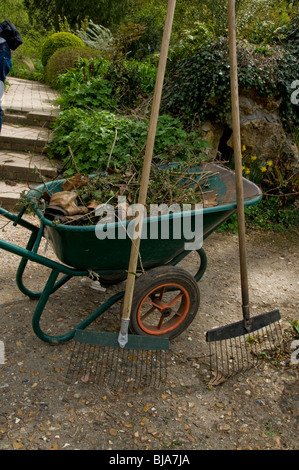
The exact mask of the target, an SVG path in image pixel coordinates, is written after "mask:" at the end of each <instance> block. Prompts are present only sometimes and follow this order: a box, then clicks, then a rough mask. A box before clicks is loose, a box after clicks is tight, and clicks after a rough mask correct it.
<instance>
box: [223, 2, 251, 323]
mask: <svg viewBox="0 0 299 470" xmlns="http://www.w3.org/2000/svg"><path fill="white" fill-rule="evenodd" d="M235 15H236V13H235V0H228V22H229V57H230V80H231V105H232V123H233V145H234V160H235V178H236V195H237V215H238V237H239V256H240V276H241V290H242V309H243V318H244V322H245V328H246V329H247V328H249V322H250V315H249V289H248V275H247V255H246V238H245V212H244V189H243V176H242V157H241V155H242V148H241V130H240V108H239V86H238V64H237V41H236V17H235Z"/></svg>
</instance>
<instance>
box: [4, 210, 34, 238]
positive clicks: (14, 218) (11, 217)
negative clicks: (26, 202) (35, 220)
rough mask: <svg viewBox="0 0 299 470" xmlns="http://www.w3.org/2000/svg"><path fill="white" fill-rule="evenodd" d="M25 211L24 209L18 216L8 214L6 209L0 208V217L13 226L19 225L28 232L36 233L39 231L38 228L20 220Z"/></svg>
mask: <svg viewBox="0 0 299 470" xmlns="http://www.w3.org/2000/svg"><path fill="white" fill-rule="evenodd" d="M25 210H26V207H24V208H23V209H22V210H21V211H20V212H19V214H18V215H16V214H13V213H12V212H9V211H8V210H6V209H3V207H0V215H3V216H4V217H6V218H7V219H9V220H11V221H12V222H14V225H21V226H22V227H24V228H26V229H27V230H30V231H31V232H37V231H38V230H39V227H37V226H36V225H33V224H31V223H30V222H28V221H27V220H24V219H22V216H23V214H24V212H25Z"/></svg>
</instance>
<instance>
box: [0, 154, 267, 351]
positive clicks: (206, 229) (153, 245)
mask: <svg viewBox="0 0 299 470" xmlns="http://www.w3.org/2000/svg"><path fill="white" fill-rule="evenodd" d="M198 171H199V173H200V172H202V171H204V172H205V173H206V174H208V175H209V177H208V179H209V181H208V184H209V194H210V195H211V197H213V198H214V200H215V201H216V204H217V205H212V206H210V207H209V206H208V207H205V205H203V208H202V209H201V210H197V209H196V210H189V211H183V212H171V213H168V214H166V215H165V214H164V215H157V216H154V217H152V216H150V217H147V218H145V219H144V221H143V229H142V230H145V231H146V233H147V234H149V233H150V234H154V236H146V237H142V240H141V245H140V265H139V266H138V270H139V273H140V275H138V277H137V278H136V283H135V289H134V297H133V303H132V305H133V307H132V312H131V317H130V329H131V331H132V333H134V334H137V335H143V336H155V337H161V338H169V339H172V338H174V337H176V336H178V335H180V334H181V333H182V332H183V331H184V330H185V329H186V328H187V327H188V326H189V325H190V323H191V322H192V321H193V319H194V318H195V316H196V314H197V311H198V309H199V302H200V296H199V288H198V281H199V280H200V279H201V278H202V276H203V275H204V272H205V270H206V267H207V257H206V254H205V251H204V249H203V247H202V241H203V240H205V239H206V238H207V237H208V236H209V235H210V234H211V233H212V232H213V231H215V230H216V229H217V228H218V227H219V226H220V225H221V224H222V223H223V222H224V221H226V220H227V219H229V218H230V217H231V216H232V215H233V214H234V213H235V212H236V210H237V202H236V192H235V174H234V172H233V171H231V170H228V169H226V168H224V167H222V166H220V165H216V164H208V163H207V164H204V165H202V166H201V167H200V168H199V169H198ZM63 182H64V180H60V181H52V182H49V183H45V184H41V185H39V186H37V187H36V188H34V189H33V190H30V191H29V192H28V193H27V196H26V197H27V199H28V203H30V204H31V205H32V206H33V209H34V211H35V213H36V215H37V216H38V218H39V221H40V225H39V226H35V225H34V224H31V223H29V222H28V221H27V220H25V219H24V218H23V215H24V213H25V210H26V208H25V207H24V208H22V210H21V211H20V213H19V214H18V215H16V214H13V213H11V212H9V211H7V210H5V209H4V208H0V215H3V216H4V217H6V218H7V219H9V220H10V221H12V222H13V223H14V225H17V224H19V225H20V226H22V227H24V228H25V229H27V230H28V231H29V232H31V234H30V237H29V239H28V243H27V246H26V248H22V247H19V246H17V245H15V244H13V243H10V242H7V241H4V240H1V239H0V249H3V250H6V251H8V252H11V253H14V254H16V255H18V256H20V257H21V261H20V264H19V267H18V270H17V274H16V282H17V286H18V288H19V289H20V291H21V292H22V293H23V294H25V295H26V296H28V297H30V298H31V299H37V300H38V303H37V306H36V308H35V312H34V314H33V318H32V326H33V330H34V332H35V334H36V335H37V337H38V338H40V339H41V340H43V341H46V342H49V343H62V342H66V341H68V340H70V339H72V338H73V337H74V335H75V333H76V331H77V330H83V329H85V328H86V327H87V326H88V325H90V324H91V323H92V322H93V321H94V320H96V319H97V318H98V317H100V316H101V315H102V314H103V313H104V312H106V311H107V310H108V309H109V308H110V307H111V306H112V305H114V304H115V303H116V302H119V301H122V299H123V297H124V291H121V290H120V291H119V292H117V293H116V294H114V295H112V296H111V297H109V298H108V300H106V301H105V302H104V303H103V304H102V305H101V306H100V307H99V308H97V309H96V310H95V311H93V312H92V313H91V314H89V315H88V316H87V317H86V318H84V319H83V320H82V321H81V322H80V323H79V324H78V325H76V326H74V328H72V329H71V330H70V331H68V332H66V333H65V334H62V335H58V336H52V335H48V334H46V333H45V332H44V331H42V329H41V326H40V319H41V316H42V314H43V312H44V309H45V306H46V304H47V302H48V300H49V298H50V296H51V295H52V294H53V293H54V292H56V291H57V290H58V289H60V288H61V287H62V286H63V285H65V284H66V283H67V282H68V281H69V280H70V279H71V278H73V277H91V276H93V278H94V276H95V278H96V279H97V280H99V281H100V282H101V283H102V284H116V283H118V282H119V281H121V280H124V279H125V278H126V277H127V269H128V263H129V257H130V249H131V243H132V239H131V237H130V236H129V235H128V232H127V231H126V232H125V235H124V233H123V231H122V230H120V231H118V230H119V229H120V228H123V224H122V227H120V226H119V222H116V223H112V224H106V226H105V225H100V226H99V225H97V226H95V225H93V226H72V225H65V224H56V223H54V222H53V221H51V220H49V219H47V218H45V216H44V213H43V211H42V210H41V209H40V208H39V205H38V201H39V199H40V197H41V194H44V193H45V192H47V193H48V194H49V195H52V194H53V193H55V192H57V191H60V190H61V185H62V183H63ZM243 182H244V205H245V206H250V205H254V204H257V203H258V202H259V201H260V200H261V198H262V194H261V191H260V189H259V188H258V187H257V186H256V185H255V184H253V183H252V182H250V181H248V180H247V179H245V178H244V179H243ZM199 216H201V219H200V220H201V226H200V234H199V233H197V230H198V225H197V220H198V218H199ZM126 223H127V224H128V223H129V222H126ZM166 223H167V224H166ZM166 225H167V230H166V231H167V236H165V233H164V232H163V230H162V229H163V227H165V226H166ZM184 227H189V230H188V236H187V235H186V234H185V231H184ZM178 229H180V230H179V232H180V236H178V235H177V234H178ZM109 230H110V233H112V232H113V233H114V234H115V236H114V237H113V236H108V235H107V234H108V233H109ZM111 230H112V232H111ZM190 233H191V237H190ZM119 234H121V236H118V235H119ZM42 237H45V238H47V239H48V240H49V241H50V243H51V246H52V248H53V251H54V253H55V255H56V257H57V258H58V260H59V261H54V260H52V259H49V258H47V257H46V256H42V255H40V254H39V253H38V249H39V246H40V242H41V240H42ZM192 237H193V238H192ZM191 251H195V252H197V253H198V259H199V267H198V270H197V272H196V274H195V275H191V274H189V273H188V272H187V271H185V270H183V269H182V268H180V267H178V266H177V265H178V263H179V262H180V261H182V260H183V259H184V258H185V257H186V256H188V255H189V254H190V253H191ZM28 261H33V262H35V263H37V264H39V265H42V266H45V267H47V268H49V270H50V274H49V277H48V280H47V282H46V284H45V286H44V289H43V290H42V291H41V292H33V291H31V290H30V289H28V288H27V287H26V286H25V284H24V282H23V274H24V271H25V269H26V266H27V263H28Z"/></svg>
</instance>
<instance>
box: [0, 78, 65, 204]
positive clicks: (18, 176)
mask: <svg viewBox="0 0 299 470" xmlns="http://www.w3.org/2000/svg"><path fill="white" fill-rule="evenodd" d="M57 98H58V94H57V92H56V91H55V90H53V89H51V88H50V87H48V86H46V85H44V84H42V83H39V82H36V81H31V80H23V79H20V78H14V77H9V76H8V78H7V82H6V87H5V93H4V97H3V100H2V109H3V111H4V118H3V125H2V130H1V135H0V206H3V207H5V208H6V209H8V210H13V209H14V208H15V207H16V204H17V202H18V200H19V195H20V193H21V192H22V191H27V190H28V188H29V186H30V185H32V184H33V185H36V183H38V182H40V178H41V177H42V176H43V177H46V178H49V179H51V178H53V177H55V175H56V174H57V168H56V166H55V164H54V162H53V161H50V160H49V159H48V158H47V155H46V153H45V149H46V145H47V142H48V141H49V139H50V138H51V134H52V131H51V130H50V129H49V127H48V124H49V122H51V121H52V120H55V117H56V116H57V115H58V113H59V108H58V107H57V106H56V105H55V101H56V99H57ZM36 169H38V174H37V173H36Z"/></svg>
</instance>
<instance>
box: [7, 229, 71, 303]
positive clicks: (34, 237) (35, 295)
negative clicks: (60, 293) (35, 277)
mask: <svg viewBox="0 0 299 470" xmlns="http://www.w3.org/2000/svg"><path fill="white" fill-rule="evenodd" d="M42 235H43V225H41V227H40V229H39V231H38V232H36V231H35V232H32V233H31V236H30V238H29V240H28V243H27V246H26V249H27V250H29V251H32V252H33V253H37V251H38V248H39V245H40V242H41V238H42ZM27 263H28V258H25V257H24V258H22V259H21V261H20V264H19V266H18V269H17V274H16V283H17V286H18V288H19V289H20V291H21V292H22V293H23V294H24V295H27V296H28V297H29V298H30V299H39V298H40V296H41V295H42V292H33V291H31V290H30V289H28V288H27V287H26V286H25V285H24V282H23V274H24V272H25V269H26V266H27ZM71 278H72V276H69V275H65V276H63V277H62V278H61V279H60V280H59V281H58V282H57V284H56V285H55V286H54V287H53V292H55V291H56V290H57V289H59V288H60V287H61V286H63V285H64V284H65V283H66V282H67V281H69V280H70V279H71Z"/></svg>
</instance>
